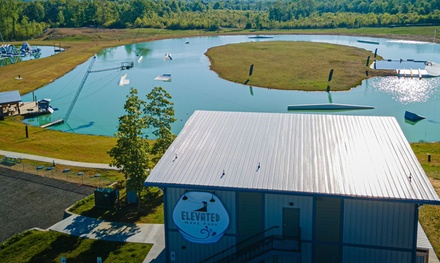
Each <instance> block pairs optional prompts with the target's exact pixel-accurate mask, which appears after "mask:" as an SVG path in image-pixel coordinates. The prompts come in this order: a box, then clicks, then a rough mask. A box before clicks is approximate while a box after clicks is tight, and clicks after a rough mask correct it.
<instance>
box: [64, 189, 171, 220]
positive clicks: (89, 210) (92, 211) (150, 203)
mask: <svg viewBox="0 0 440 263" xmlns="http://www.w3.org/2000/svg"><path fill="white" fill-rule="evenodd" d="M120 198H121V200H120V202H119V204H118V205H117V206H116V207H115V208H114V209H111V210H108V209H103V208H99V207H95V199H94V196H93V195H91V196H89V197H87V198H85V199H83V200H80V201H78V202H77V203H76V204H75V205H73V206H72V207H71V208H70V209H69V211H70V212H72V213H75V214H78V215H83V216H88V217H93V218H98V219H101V220H105V221H110V222H127V223H143V224H163V223H164V214H163V200H162V193H161V192H160V191H159V189H157V188H149V189H148V191H144V192H142V195H141V198H142V206H141V207H140V210H139V209H138V207H137V205H133V204H127V202H125V200H126V191H125V189H121V190H120Z"/></svg>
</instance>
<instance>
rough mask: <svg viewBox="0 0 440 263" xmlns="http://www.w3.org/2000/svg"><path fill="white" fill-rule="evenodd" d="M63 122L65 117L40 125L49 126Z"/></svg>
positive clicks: (42, 126)
mask: <svg viewBox="0 0 440 263" xmlns="http://www.w3.org/2000/svg"><path fill="white" fill-rule="evenodd" d="M61 123H64V120H63V119H59V120H56V121H53V122H50V123H48V124H44V125H41V126H40V127H41V128H47V127H50V126H55V125H58V124H61Z"/></svg>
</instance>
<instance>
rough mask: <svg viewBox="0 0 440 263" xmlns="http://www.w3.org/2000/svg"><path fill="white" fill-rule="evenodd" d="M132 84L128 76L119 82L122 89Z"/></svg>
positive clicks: (124, 76) (122, 77)
mask: <svg viewBox="0 0 440 263" xmlns="http://www.w3.org/2000/svg"><path fill="white" fill-rule="evenodd" d="M128 84H130V80H129V79H127V74H125V75H123V76H121V79H120V80H119V86H120V87H122V86H124V85H128Z"/></svg>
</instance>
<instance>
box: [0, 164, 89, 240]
mask: <svg viewBox="0 0 440 263" xmlns="http://www.w3.org/2000/svg"><path fill="white" fill-rule="evenodd" d="M93 191H94V188H93V187H90V186H85V185H80V184H77V183H71V182H66V181H61V180H56V179H54V178H50V177H43V176H39V175H34V174H29V173H24V172H21V171H16V170H12V169H10V168H8V167H5V166H2V165H0V222H1V224H0V242H3V241H4V240H6V239H7V238H9V237H10V236H12V235H14V234H17V233H20V232H23V231H24V230H27V229H30V228H33V227H39V228H44V229H45V228H48V227H50V226H52V225H53V224H55V223H57V222H58V221H60V220H62V219H63V217H64V210H65V209H66V208H68V207H69V206H71V205H73V204H74V203H76V202H77V201H79V200H81V199H82V198H84V197H86V196H88V195H90V194H93Z"/></svg>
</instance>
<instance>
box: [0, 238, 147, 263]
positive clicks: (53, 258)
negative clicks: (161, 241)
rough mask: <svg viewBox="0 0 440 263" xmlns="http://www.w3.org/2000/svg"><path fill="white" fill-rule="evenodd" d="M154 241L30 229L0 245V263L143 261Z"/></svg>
mask: <svg viewBox="0 0 440 263" xmlns="http://www.w3.org/2000/svg"><path fill="white" fill-rule="evenodd" d="M151 247H152V245H151V244H138V243H126V242H110V241H102V240H93V239H86V238H80V237H75V236H70V235H66V234H62V233H58V232H53V231H36V230H32V231H27V232H25V233H22V234H19V235H17V236H13V237H11V238H10V239H8V240H6V241H5V242H4V243H2V244H1V245H0V262H14V263H20V262H35V263H40V262H45V263H49V262H54V263H55V262H56V263H59V262H61V257H65V258H66V261H67V262H69V263H74V262H78V263H87V262H90V263H92V262H93V263H95V262H96V259H97V257H101V258H102V262H111V263H117V262H121V263H125V262H142V261H143V260H144V259H145V257H146V256H147V254H148V252H149V251H150V249H151Z"/></svg>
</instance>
